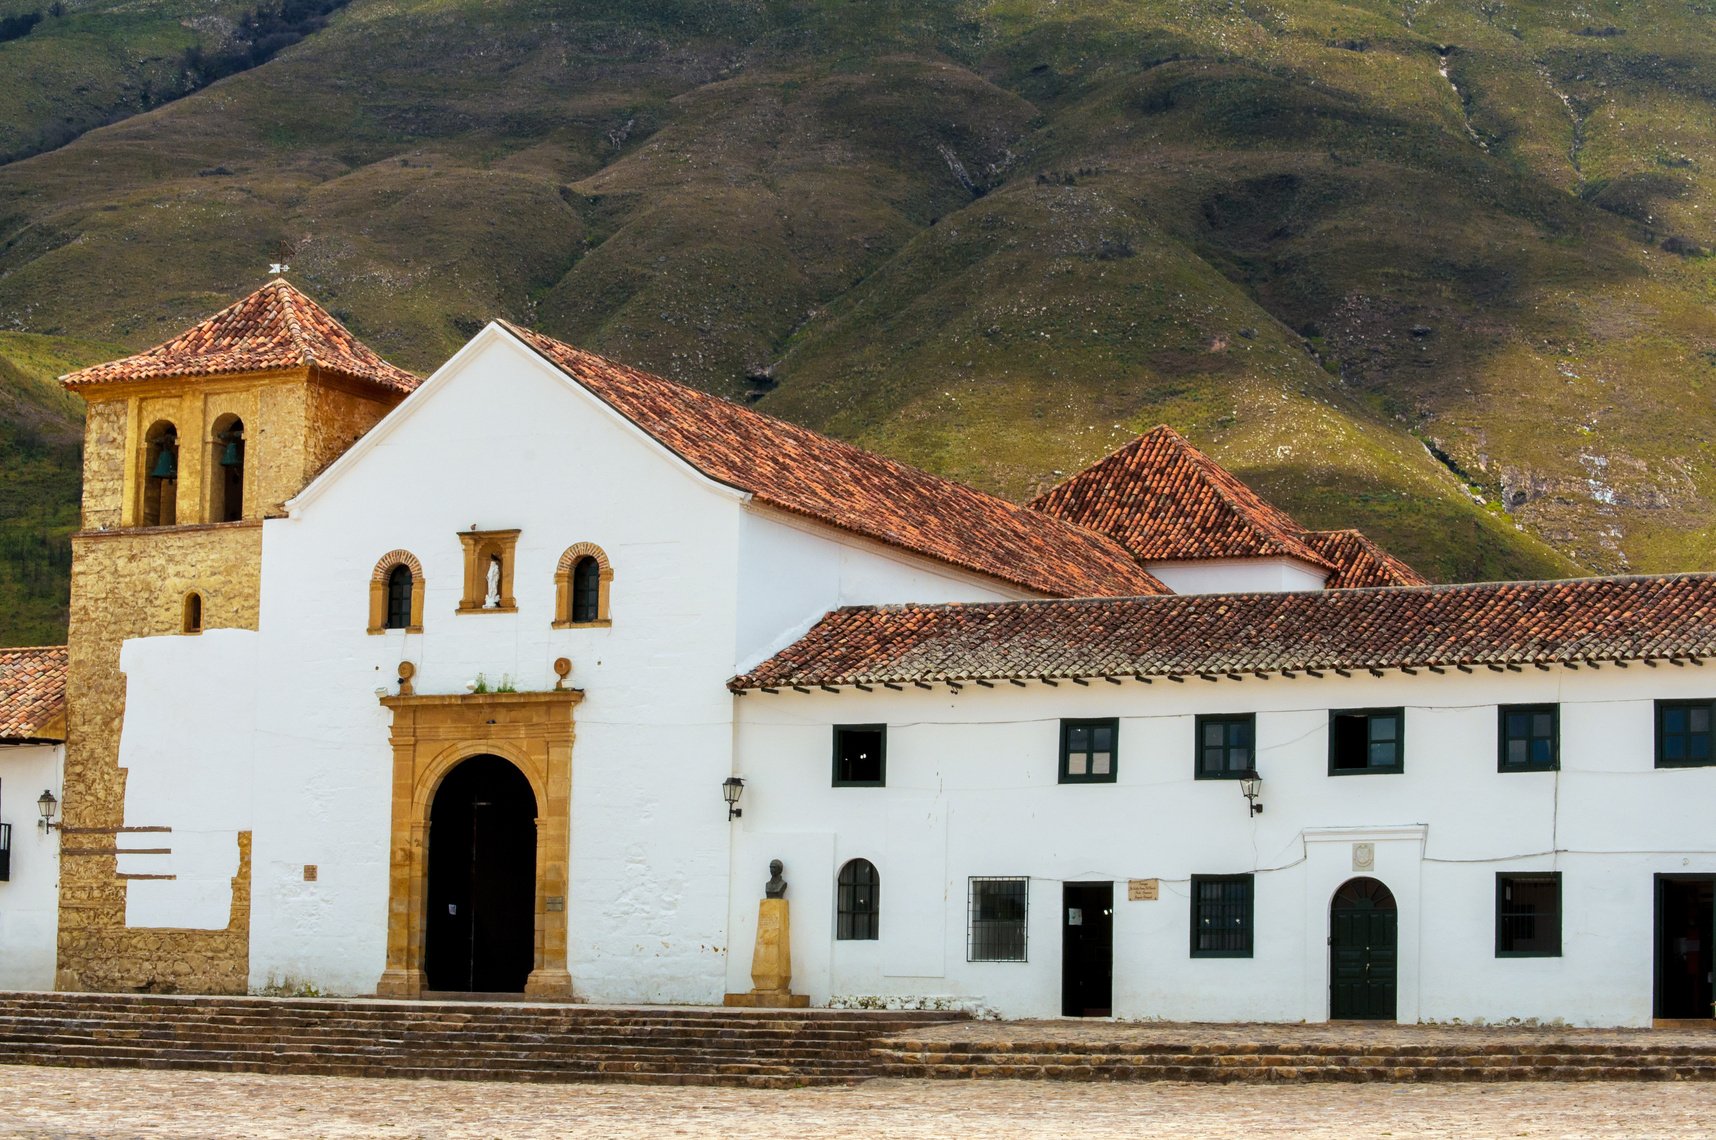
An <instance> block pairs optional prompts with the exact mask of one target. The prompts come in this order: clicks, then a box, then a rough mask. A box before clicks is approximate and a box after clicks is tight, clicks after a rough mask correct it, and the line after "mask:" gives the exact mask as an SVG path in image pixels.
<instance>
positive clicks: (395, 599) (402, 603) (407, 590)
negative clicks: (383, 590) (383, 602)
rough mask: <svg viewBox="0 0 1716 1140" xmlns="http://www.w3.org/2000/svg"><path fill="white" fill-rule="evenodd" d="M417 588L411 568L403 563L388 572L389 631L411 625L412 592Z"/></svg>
mask: <svg viewBox="0 0 1716 1140" xmlns="http://www.w3.org/2000/svg"><path fill="white" fill-rule="evenodd" d="M415 586H416V582H415V581H414V580H413V579H412V577H411V567H409V566H406V565H405V564H403V563H401V564H400V565H398V566H395V567H394V568H393V569H391V570H389V571H388V572H387V628H388V629H404V628H406V627H407V626H409V625H410V624H411V591H412V589H413V588H415Z"/></svg>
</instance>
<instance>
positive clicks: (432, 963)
mask: <svg viewBox="0 0 1716 1140" xmlns="http://www.w3.org/2000/svg"><path fill="white" fill-rule="evenodd" d="M428 862H429V882H428V892H427V893H428V904H427V905H428V908H429V913H428V915H427V918H428V921H427V923H426V924H425V945H424V962H423V969H424V973H425V974H426V976H427V977H426V980H427V982H428V988H429V989H431V990H462V991H468V992H473V993H523V992H524V984H525V982H526V981H527V980H528V979H529V977H530V971H531V969H532V968H533V967H534V965H535V961H536V796H535V795H534V794H533V793H532V792H531V790H530V781H529V780H527V779H525V776H524V773H522V772H520V771H519V770H518V769H517V768H516V767H514V766H513V765H512V764H511V763H509V762H508V761H506V760H503V759H501V758H500V757H499V756H473V757H471V758H470V759H469V760H466V761H463V762H462V763H460V764H459V765H458V766H457V767H455V768H454V769H453V770H452V771H451V772H449V773H447V776H446V778H445V779H444V780H442V781H441V787H440V788H439V789H437V790H436V792H435V800H434V802H433V803H432V804H431V805H430V808H429V860H428Z"/></svg>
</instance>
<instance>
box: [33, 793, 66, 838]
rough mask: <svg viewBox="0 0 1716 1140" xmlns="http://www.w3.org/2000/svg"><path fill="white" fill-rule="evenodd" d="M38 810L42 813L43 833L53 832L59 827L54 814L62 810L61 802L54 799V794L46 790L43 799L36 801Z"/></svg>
mask: <svg viewBox="0 0 1716 1140" xmlns="http://www.w3.org/2000/svg"><path fill="white" fill-rule="evenodd" d="M36 810H37V811H39V812H41V813H42V830H43V831H52V830H53V829H54V828H56V827H58V826H59V824H57V823H55V822H54V813H55V812H57V811H59V810H60V801H58V800H56V799H54V793H52V792H50V791H48V790H47V789H45V788H44V789H43V790H42V795H41V798H40V799H38V800H37V801H36Z"/></svg>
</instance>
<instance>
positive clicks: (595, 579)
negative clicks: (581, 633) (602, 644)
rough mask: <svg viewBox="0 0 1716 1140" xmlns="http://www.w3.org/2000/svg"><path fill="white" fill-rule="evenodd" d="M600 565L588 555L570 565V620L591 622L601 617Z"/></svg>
mask: <svg viewBox="0 0 1716 1140" xmlns="http://www.w3.org/2000/svg"><path fill="white" fill-rule="evenodd" d="M601 600H602V564H601V563H599V562H597V561H596V560H595V559H594V558H592V557H591V556H590V555H588V554H586V555H584V557H582V558H580V559H578V561H577V562H575V563H573V564H572V620H573V621H575V622H580V623H583V622H593V621H595V620H596V619H597V618H599V617H601V616H602V614H601Z"/></svg>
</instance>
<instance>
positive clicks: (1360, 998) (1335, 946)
mask: <svg viewBox="0 0 1716 1140" xmlns="http://www.w3.org/2000/svg"><path fill="white" fill-rule="evenodd" d="M1399 929H1400V923H1399V911H1398V910H1396V909H1395V905H1394V896H1393V895H1392V894H1390V893H1389V890H1388V888H1387V887H1385V886H1383V885H1382V884H1381V883H1379V882H1377V881H1376V880H1375V879H1353V880H1351V881H1350V882H1348V883H1346V884H1345V885H1344V886H1342V887H1341V889H1340V890H1339V891H1337V892H1336V893H1335V901H1334V904H1333V905H1332V906H1331V907H1330V908H1329V1017H1330V1018H1332V1019H1335V1020H1346V1019H1358V1020H1370V1021H1393V1020H1394V1017H1395V1005H1394V1002H1395V988H1396V963H1397V961H1398V957H1399V954H1398V943H1399Z"/></svg>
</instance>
